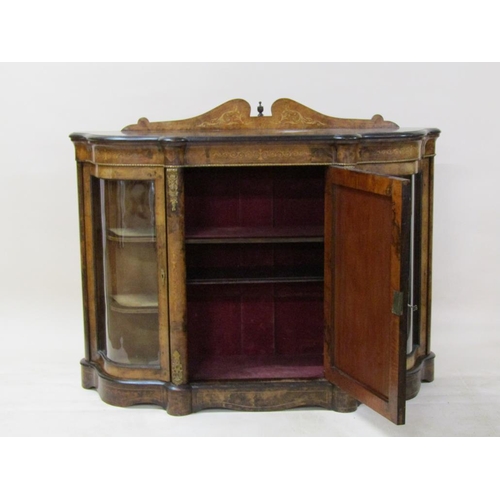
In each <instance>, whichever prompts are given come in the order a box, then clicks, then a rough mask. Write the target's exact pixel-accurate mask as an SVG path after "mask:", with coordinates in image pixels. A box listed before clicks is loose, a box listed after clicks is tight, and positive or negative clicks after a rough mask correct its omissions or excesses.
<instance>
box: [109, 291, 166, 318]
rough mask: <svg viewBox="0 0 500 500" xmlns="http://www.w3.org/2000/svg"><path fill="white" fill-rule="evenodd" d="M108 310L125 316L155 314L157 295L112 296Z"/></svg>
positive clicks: (156, 310)
mask: <svg viewBox="0 0 500 500" xmlns="http://www.w3.org/2000/svg"><path fill="white" fill-rule="evenodd" d="M110 309H111V310H112V311H115V312H120V313H125V314H155V313H158V295H156V294H153V293H151V294H147V293H144V294H119V295H112V296H111V303H110Z"/></svg>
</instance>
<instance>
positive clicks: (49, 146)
mask: <svg viewBox="0 0 500 500" xmlns="http://www.w3.org/2000/svg"><path fill="white" fill-rule="evenodd" d="M0 81H1V82H2V91H1V93H0V113H1V119H0V138H1V161H2V185H3V193H2V196H1V197H0V204H1V210H0V217H1V223H2V225H1V228H2V236H1V242H2V244H1V259H0V265H1V274H0V276H1V281H0V322H1V323H0V339H1V348H0V400H1V401H2V407H1V408H0V434H1V435H17V436H24V435H35V436H37V435H183V436H186V435H215V436H219V435H289V436H290V435H321V436H340V435H359V436H365V435H398V436H405V435H408V436H412V435H416V436H420V435H434V436H436V435H462V436H469V435H476V436H482V435H489V436H491V435H500V361H499V358H500V279H499V278H500V265H499V258H500V236H499V233H500V223H499V217H500V193H499V191H498V184H499V181H500V161H499V160H498V158H497V156H498V152H497V150H498V149H499V148H498V147H497V144H498V142H499V137H500V120H499V117H500V100H499V97H498V89H499V88H500V65H498V64H437V63H435V64H415V63H405V64H389V63H387V64H378V63H367V64H359V63H356V64H347V63H321V64H320V63H286V64H274V63H256V64H249V63H237V64H229V63H227V64H226V63H221V64H209V63H201V64H191V63H190V64H180V63H179V64H177V63H161V64H143V63H141V64H27V65H26V64H12V65H9V64H7V65H5V64H4V65H1V66H0ZM280 97H289V98H291V99H294V100H297V101H299V102H301V103H303V104H305V105H306V106H309V107H311V108H313V109H316V110H318V111H320V112H322V113H324V114H328V115H332V116H340V117H350V118H369V117H371V116H372V115H374V114H376V113H380V114H382V115H383V116H384V118H386V119H388V120H391V121H395V122H396V123H398V124H399V125H400V126H421V127H438V128H440V129H441V130H442V136H441V138H440V139H439V140H438V142H437V157H436V174H435V218H434V231H435V233H434V286H433V299H434V305H433V342H432V347H433V350H434V351H435V352H436V355H437V358H436V380H435V382H434V383H432V384H425V385H424V386H423V387H422V389H421V392H420V394H419V396H418V397H417V398H416V399H414V400H412V401H410V402H409V403H408V408H407V425H406V426H404V427H396V426H394V425H392V424H390V423H388V422H386V421H385V420H384V419H383V418H382V417H379V416H378V415H376V414H375V413H374V412H372V411H371V410H369V409H368V408H366V407H363V406H362V407H360V408H359V410H358V411H357V412H355V413H353V414H348V415H341V414H336V413H334V412H327V411H323V410H294V411H288V412H281V413H238V412H228V411H206V412H201V413H199V414H196V415H191V416H189V417H184V418H174V417H170V416H168V415H167V414H166V413H165V412H164V411H162V410H156V409H155V408H153V407H147V408H132V409H120V408H114V407H110V406H108V405H106V404H104V403H103V402H101V401H100V399H99V397H98V395H97V394H96V393H95V392H94V391H84V390H83V389H81V388H80V374H79V360H80V358H81V357H82V356H83V328H82V312H81V289H80V256H79V240H78V238H79V236H78V213H77V188H76V175H75V163H74V150H73V145H72V143H71V142H70V140H69V138H68V135H69V134H70V133H71V132H76V131H96V130H104V131H106V130H119V129H121V128H122V127H123V126H125V125H127V124H130V123H135V122H136V121H137V119H138V118H139V117H142V116H146V117H148V118H149V119H150V120H151V121H154V120H170V119H181V118H188V117H191V116H194V115H198V114H200V113H203V112H205V111H207V110H209V109H211V108H213V107H215V106H217V105H219V104H221V103H223V102H225V101H227V100H229V99H233V98H243V99H246V100H247V101H248V102H250V103H251V104H252V106H253V109H254V110H255V107H256V106H257V104H258V101H262V103H263V105H264V107H265V114H268V113H269V112H270V106H271V104H272V103H273V102H274V101H275V100H276V99H278V98H280Z"/></svg>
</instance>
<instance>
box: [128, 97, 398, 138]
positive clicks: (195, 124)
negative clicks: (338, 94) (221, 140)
mask: <svg viewBox="0 0 500 500" xmlns="http://www.w3.org/2000/svg"><path fill="white" fill-rule="evenodd" d="M250 112H251V107H250V104H248V102H246V101H245V100H243V99H233V100H231V101H227V102H226V103H224V104H221V105H220V106H217V107H216V108H214V109H212V110H211V111H208V112H207V113H204V114H202V115H199V116H196V117H194V118H188V119H186V120H175V121H165V122H150V121H149V120H148V119H147V118H141V119H140V120H139V121H138V122H137V123H136V124H134V125H128V126H127V127H125V128H124V129H123V131H138V132H148V131H151V132H167V131H174V130H179V131H182V130H186V131H187V130H189V131H223V130H258V129H260V130H273V129H274V130H309V129H365V130H366V129H381V128H382V129H397V128H399V127H398V126H397V125H396V124H395V123H393V122H389V121H385V120H384V119H383V118H382V116H380V115H375V116H373V118H371V119H370V120H359V119H350V118H335V117H333V116H327V115H323V114H321V113H318V112H317V111H314V110H313V109H310V108H308V107H307V106H304V105H302V104H300V103H298V102H296V101H293V100H292V99H278V100H277V101H275V102H274V104H273V105H272V106H271V116H250Z"/></svg>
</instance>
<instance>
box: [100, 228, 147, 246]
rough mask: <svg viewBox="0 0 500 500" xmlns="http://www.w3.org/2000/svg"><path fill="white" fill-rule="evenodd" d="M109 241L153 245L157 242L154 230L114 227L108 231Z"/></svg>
mask: <svg viewBox="0 0 500 500" xmlns="http://www.w3.org/2000/svg"><path fill="white" fill-rule="evenodd" d="M107 237H108V240H111V241H120V242H124V243H152V242H155V241H156V235H155V231H154V228H151V227H144V228H137V229H130V228H124V227H113V228H109V229H108V233H107Z"/></svg>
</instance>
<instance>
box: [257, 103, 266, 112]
mask: <svg viewBox="0 0 500 500" xmlns="http://www.w3.org/2000/svg"><path fill="white" fill-rule="evenodd" d="M257 111H258V112H259V115H258V116H264V114H263V113H264V106H262V102H260V101H259V105H258V106H257Z"/></svg>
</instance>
